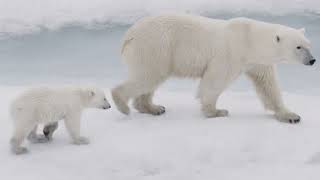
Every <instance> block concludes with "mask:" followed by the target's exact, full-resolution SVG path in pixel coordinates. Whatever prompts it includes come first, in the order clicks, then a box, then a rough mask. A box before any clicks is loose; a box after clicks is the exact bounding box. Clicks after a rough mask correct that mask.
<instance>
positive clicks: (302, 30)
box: [298, 28, 306, 34]
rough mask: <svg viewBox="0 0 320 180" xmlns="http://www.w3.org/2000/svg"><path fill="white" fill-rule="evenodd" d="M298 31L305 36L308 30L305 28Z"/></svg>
mask: <svg viewBox="0 0 320 180" xmlns="http://www.w3.org/2000/svg"><path fill="white" fill-rule="evenodd" d="M298 31H300V32H301V33H302V34H304V33H305V32H306V29H305V28H300V29H298Z"/></svg>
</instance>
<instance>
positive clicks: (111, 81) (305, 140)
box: [0, 0, 320, 180]
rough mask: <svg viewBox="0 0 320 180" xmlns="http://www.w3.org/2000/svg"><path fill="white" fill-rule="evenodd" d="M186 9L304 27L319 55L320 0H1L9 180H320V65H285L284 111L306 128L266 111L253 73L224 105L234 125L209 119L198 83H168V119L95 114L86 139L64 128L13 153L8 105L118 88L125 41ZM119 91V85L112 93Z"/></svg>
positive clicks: (0, 120) (1, 136) (163, 94)
mask: <svg viewBox="0 0 320 180" xmlns="http://www.w3.org/2000/svg"><path fill="white" fill-rule="evenodd" d="M163 12H180V13H181V12H183V13H193V14H200V15H204V16H208V17H211V18H221V19H228V18H232V17H238V16H246V17H249V18H253V19H257V20H262V21H267V22H271V23H280V24H284V25H288V26H291V27H294V28H301V27H305V28H306V36H307V37H308V38H309V39H310V41H311V42H312V52H313V55H314V56H315V57H316V58H317V59H318V60H319V59H320V43H319V42H320V36H319V32H320V1H319V0H269V1H257V0H224V1H221V0H158V1H157V0H152V1H151V0H117V1H115V0H68V1H66V0H28V1H21V0H0V64H1V66H0V99H1V101H0V180H6V179H8V180H20V179H23V180H29V179H35V180H38V179H46V180H70V179H77V180H88V179H92V180H100V179H101V180H106V179H108V180H118V179H129V180H142V179H152V180H157V179H161V180H163V179H165V180H189V179H197V180H212V179H217V180H225V179H227V180H229V179H231V180H234V179H244V180H251V179H252V180H264V179H265V180H287V179H290V180H301V179H307V180H313V179H314V180H319V178H320V141H319V138H320V119H319V118H318V116H317V115H318V111H319V107H320V83H319V77H320V66H319V65H318V64H319V63H318V64H317V63H316V64H315V66H313V67H305V66H302V65H279V66H278V72H279V80H280V85H281V87H282V90H283V92H286V93H284V99H285V102H286V104H288V106H289V108H291V110H292V111H294V112H296V113H298V114H299V115H301V117H302V122H301V123H300V124H296V125H292V124H284V123H280V122H278V121H276V120H274V118H273V117H272V114H271V113H270V112H269V113H268V112H265V111H264V110H263V108H262V106H261V105H260V102H259V101H258V99H257V98H256V96H255V94H254V92H253V91H248V90H249V89H252V88H251V87H250V84H249V83H248V82H247V81H245V80H244V78H243V77H241V78H240V80H238V81H236V82H235V83H234V84H233V85H232V86H231V87H230V89H229V90H228V92H226V93H225V94H224V95H223V96H222V97H221V99H220V101H219V103H220V104H219V106H220V107H223V108H227V109H229V111H230V117H228V118H216V119H206V118H204V117H203V115H202V114H201V111H200V105H199V102H198V101H197V100H196V98H195V89H196V84H195V83H194V82H192V81H190V80H182V81H181V80H170V81H168V82H166V83H165V85H164V86H162V88H161V90H160V91H159V92H158V93H157V94H156V100H155V101H156V102H158V103H160V104H162V105H165V106H166V108H167V109H166V111H167V112H166V114H164V115H163V116H159V117H154V116H151V115H146V114H139V113H137V112H135V111H132V113H131V115H130V116H124V115H122V114H120V113H119V112H118V111H117V110H116V108H115V106H114V105H113V108H111V110H108V111H98V110H88V111H86V113H85V114H84V116H83V121H82V122H83V128H82V129H83V134H84V135H86V136H89V137H90V139H91V144H90V145H88V146H75V145H72V144H70V138H69V137H68V135H67V133H66V131H65V129H64V126H63V123H61V125H60V127H59V129H58V131H57V133H56V134H55V136H54V141H53V142H51V143H49V144H28V143H26V146H27V147H28V148H29V150H30V153H29V154H27V155H24V156H14V155H12V154H11V153H10V152H9V138H10V135H11V131H12V127H11V124H12V123H11V121H10V118H9V117H8V112H7V110H8V105H9V103H10V101H11V99H12V98H13V97H15V96H16V95H17V94H18V93H19V92H21V91H23V90H25V89H26V88H27V87H30V86H33V87H37V86H40V85H49V86H56V85H59V84H66V85H70V84H93V85H97V86H100V87H105V90H106V93H108V97H109V101H110V102H111V103H113V102H112V100H111V98H110V95H109V91H108V89H109V88H111V87H114V86H115V84H118V83H119V82H121V79H124V78H126V69H125V66H124V65H123V64H121V61H120V56H119V49H120V40H121V38H122V36H123V34H124V33H125V31H126V30H127V29H128V28H129V27H130V25H132V24H133V23H134V22H136V21H137V20H138V19H140V18H141V17H144V16H148V15H154V14H160V13H163ZM106 87H109V88H106Z"/></svg>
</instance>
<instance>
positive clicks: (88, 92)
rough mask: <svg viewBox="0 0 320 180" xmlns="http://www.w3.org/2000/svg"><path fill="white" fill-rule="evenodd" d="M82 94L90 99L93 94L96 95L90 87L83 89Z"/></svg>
mask: <svg viewBox="0 0 320 180" xmlns="http://www.w3.org/2000/svg"><path fill="white" fill-rule="evenodd" d="M82 94H83V96H84V97H87V98H88V99H91V98H92V97H93V96H95V95H96V93H95V92H94V91H93V90H91V89H83V90H82Z"/></svg>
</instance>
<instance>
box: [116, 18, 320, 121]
mask: <svg viewBox="0 0 320 180" xmlns="http://www.w3.org/2000/svg"><path fill="white" fill-rule="evenodd" d="M309 48H310V43H309V41H308V40H307V39H306V38H305V37H304V30H303V29H301V30H297V29H293V28H290V27H286V26H282V25H278V24H270V23H264V22H260V21H255V20H251V19H246V18H235V19H230V20H215V19H210V18H205V17H200V16H193V15H162V16H154V17H147V18H144V19H142V20H140V21H139V22H137V23H136V24H135V25H133V26H132V27H131V28H130V29H129V30H128V31H127V33H126V34H125V36H124V41H123V45H122V50H121V55H122V58H123V60H124V61H125V63H126V64H127V65H128V79H127V81H126V82H124V83H123V84H121V85H119V86H117V87H116V88H114V89H113V90H112V97H113V100H114V102H115V104H116V105H117V108H118V110H120V111H121V112H122V113H124V114H129V111H130V110H129V107H128V105H127V104H128V101H129V99H130V98H134V107H135V108H136V109H137V110H138V111H140V112H142V113H150V114H154V115H160V114H162V113H164V112H165V108H164V107H163V106H159V105H155V104H153V102H152V96H153V93H154V91H155V90H156V88H157V87H158V86H159V84H160V83H162V82H164V81H165V80H166V79H167V78H168V77H170V76H177V77H190V78H201V81H200V86H199V98H200V101H201V104H202V110H203V112H204V114H205V115H206V116H207V117H221V116H227V115H228V111H227V110H223V109H217V108H216V102H217V99H218V97H219V95H220V94H221V93H222V92H223V91H224V90H225V89H226V88H227V86H228V85H229V84H230V82H232V81H233V80H234V79H235V78H237V77H238V76H239V75H240V74H241V73H242V72H245V73H246V74H247V75H248V77H249V78H250V79H251V80H252V81H253V83H254V85H255V87H256V90H257V93H258V95H259V96H260V98H261V100H262V102H263V104H264V106H265V107H266V108H267V109H269V110H272V111H274V112H275V116H276V118H277V119H278V120H280V121H283V122H290V123H297V122H299V121H300V117H299V116H298V115H297V114H295V113H293V112H290V111H289V110H288V109H287V108H286V107H285V105H284V103H283V101H282V97H281V93H280V90H279V88H278V84H277V81H276V75H275V67H274V64H276V63H280V62H284V61H286V62H295V63H301V64H305V65H312V64H314V62H315V59H314V58H313V56H312V55H311V53H310V51H309Z"/></svg>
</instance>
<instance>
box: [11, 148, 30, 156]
mask: <svg viewBox="0 0 320 180" xmlns="http://www.w3.org/2000/svg"><path fill="white" fill-rule="evenodd" d="M11 151H12V152H13V153H14V154H16V155H21V154H26V153H28V152H29V151H28V149H27V148H25V147H15V148H12V149H11Z"/></svg>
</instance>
